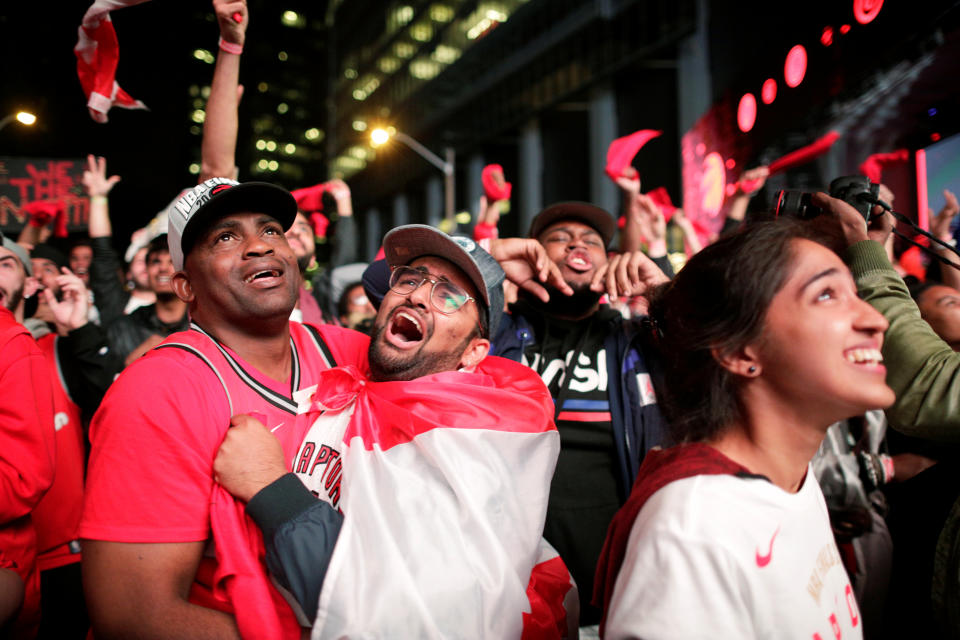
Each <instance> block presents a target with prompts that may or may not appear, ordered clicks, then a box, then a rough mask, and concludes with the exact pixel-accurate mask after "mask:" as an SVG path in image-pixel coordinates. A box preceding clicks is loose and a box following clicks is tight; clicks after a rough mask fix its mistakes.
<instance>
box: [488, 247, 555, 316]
mask: <svg viewBox="0 0 960 640" xmlns="http://www.w3.org/2000/svg"><path fill="white" fill-rule="evenodd" d="M490 255H492V256H493V257H494V259H495V260H496V261H497V262H499V263H500V267H501V268H502V269H503V272H504V274H506V276H507V279H508V280H510V281H511V282H513V283H514V284H515V285H517V286H518V287H519V288H521V289H523V290H524V291H528V292H529V293H532V294H533V295H535V296H537V297H538V298H540V300H542V301H543V302H547V301H549V300H550V294H549V293H547V290H546V289H545V288H544V287H543V285H544V284H548V285H550V286H552V287H553V288H555V289H557V290H558V291H559V292H560V293H562V294H564V295H568V296H569V295H572V294H573V289H571V288H570V285H568V284H567V283H566V281H565V280H564V279H563V276H562V275H561V273H560V269H559V268H558V267H557V265H556V264H554V262H553V261H552V260H551V259H550V258H549V257H547V251H546V249H544V248H543V245H541V244H540V243H539V242H537V241H536V240H534V239H533V238H503V239H499V240H497V239H494V240H492V241H491V242H490Z"/></svg>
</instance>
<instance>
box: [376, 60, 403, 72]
mask: <svg viewBox="0 0 960 640" xmlns="http://www.w3.org/2000/svg"><path fill="white" fill-rule="evenodd" d="M377 68H378V69H380V71H383V72H384V73H393V72H394V71H396V70H397V69H399V68H400V61H399V60H397V59H396V58H394V57H393V56H383V57H382V58H380V59H379V60H377Z"/></svg>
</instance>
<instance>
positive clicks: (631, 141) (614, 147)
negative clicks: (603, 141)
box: [605, 129, 663, 181]
mask: <svg viewBox="0 0 960 640" xmlns="http://www.w3.org/2000/svg"><path fill="white" fill-rule="evenodd" d="M661 133H663V132H662V131H657V130H655V129H641V130H640V131H637V132H636V133H631V134H630V135H628V136H624V137H622V138H617V139H616V140H614V141H613V142H611V143H610V147H609V148H608V149H607V167H606V169H605V171H606V172H607V175H608V176H610V179H611V180H613V181H616V179H617V178H619V177H620V176H622V175H623V170H624V169H626V168H627V167H629V166H630V163H631V162H633V159H634V158H635V157H636V155H637V152H638V151H640V149H642V148H643V145H645V144H647V143H648V142H650V141H651V140H653V139H654V138H656V137H657V136H659V135H660V134H661Z"/></svg>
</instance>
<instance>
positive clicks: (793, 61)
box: [783, 44, 807, 89]
mask: <svg viewBox="0 0 960 640" xmlns="http://www.w3.org/2000/svg"><path fill="white" fill-rule="evenodd" d="M806 74H807V50H806V49H804V47H803V45H802V44H798V45H796V46H795V47H793V48H792V49H790V51H789V52H788V53H787V60H786V62H785V63H784V64H783V80H784V82H786V83H787V86H788V87H790V88H791V89H792V88H794V87H798V86H800V83H801V82H803V76H805V75H806Z"/></svg>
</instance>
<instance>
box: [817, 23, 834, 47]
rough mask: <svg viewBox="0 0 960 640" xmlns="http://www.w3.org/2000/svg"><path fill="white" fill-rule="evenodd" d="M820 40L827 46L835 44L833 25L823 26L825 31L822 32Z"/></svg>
mask: <svg viewBox="0 0 960 640" xmlns="http://www.w3.org/2000/svg"><path fill="white" fill-rule="evenodd" d="M820 42H821V43H823V46H825V47H829V46H830V45H832V44H833V27H824V28H823V33H821V34H820Z"/></svg>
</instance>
